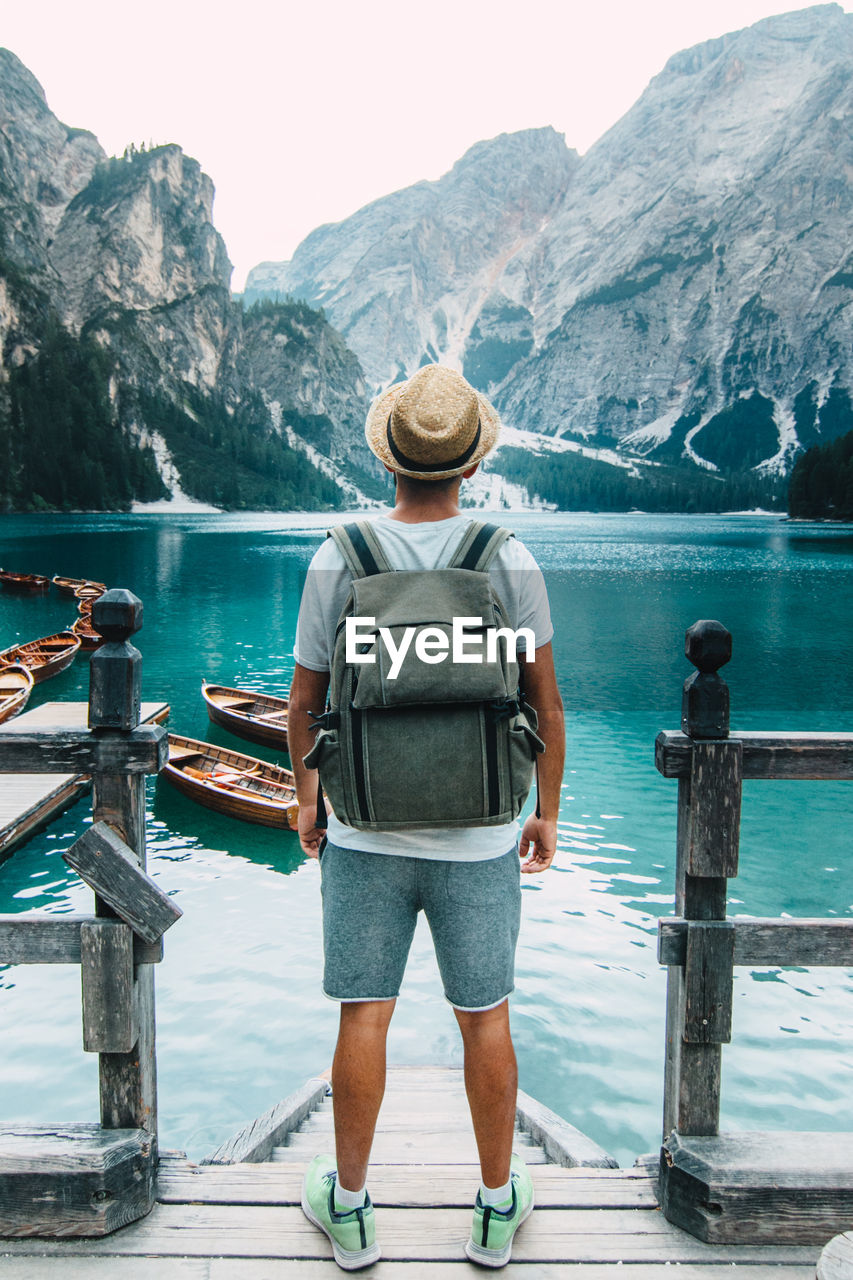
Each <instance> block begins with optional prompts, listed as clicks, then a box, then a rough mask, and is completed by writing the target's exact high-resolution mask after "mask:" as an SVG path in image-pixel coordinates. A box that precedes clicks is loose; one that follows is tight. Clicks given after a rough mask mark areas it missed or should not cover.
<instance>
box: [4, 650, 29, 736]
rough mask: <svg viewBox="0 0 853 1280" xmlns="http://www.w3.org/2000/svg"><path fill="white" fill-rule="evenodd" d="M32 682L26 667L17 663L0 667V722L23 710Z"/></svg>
mask: <svg viewBox="0 0 853 1280" xmlns="http://www.w3.org/2000/svg"><path fill="white" fill-rule="evenodd" d="M34 683H35V681H34V680H33V677H32V674H31V672H29V671H28V670H27V668H26V667H22V666H20V665H19V664H15V665H13V666H9V667H0V724H3V722H4V720H11V719H12V716H14V715H17V714H18V712H19V711H23V709H24V707H25V706H26V705H27V699H28V698H29V696H30V694H31V693H32V691H33V684H34Z"/></svg>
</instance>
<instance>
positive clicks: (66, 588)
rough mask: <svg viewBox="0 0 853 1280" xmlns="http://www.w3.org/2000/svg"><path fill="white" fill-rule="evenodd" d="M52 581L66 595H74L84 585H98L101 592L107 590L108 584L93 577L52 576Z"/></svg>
mask: <svg viewBox="0 0 853 1280" xmlns="http://www.w3.org/2000/svg"><path fill="white" fill-rule="evenodd" d="M51 582H52V583H53V585H54V586H55V587H56V589H57V591H59V592H60V593H61V594H62V595H64V596H73V595H75V594H76V592H78V591H79V590H80V589H81V588H83V587H96V588H97V589H98V592H99V594H100V593H102V592H104V591H106V589H107V588H106V585H105V583H103V582H94V581H93V580H92V579H91V578H62V577H59V576H57V577H55V578H51Z"/></svg>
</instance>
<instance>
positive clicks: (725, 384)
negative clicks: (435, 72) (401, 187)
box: [250, 5, 853, 473]
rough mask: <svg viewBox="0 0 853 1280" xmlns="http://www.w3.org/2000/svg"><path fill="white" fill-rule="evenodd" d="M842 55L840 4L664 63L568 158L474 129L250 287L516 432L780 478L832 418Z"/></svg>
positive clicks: (848, 133)
mask: <svg viewBox="0 0 853 1280" xmlns="http://www.w3.org/2000/svg"><path fill="white" fill-rule="evenodd" d="M851 68H853V15H847V14H845V13H844V12H843V11H842V10H841V8H840V7H838V6H837V5H824V6H818V7H816V8H812V9H806V10H803V11H801V12H796V13H790V14H785V15H782V16H780V17H778V18H771V19H768V20H766V21H763V22H759V23H758V24H756V25H755V26H753V27H750V28H748V29H746V30H744V31H739V32H735V33H733V34H731V35H727V36H724V37H723V38H721V39H719V40H714V41H710V42H708V43H706V44H703V45H700V46H697V47H696V48H694V49H690V50H687V51H685V52H683V53H680V54H678V55H676V56H675V57H673V58H671V59H670V61H669V62H668V63H667V65H666V67H665V68H664V70H663V71H662V72H661V74H660V75H659V76H657V77H656V78H655V79H654V80H653V81H652V82H651V84H650V85H649V87H648V89H647V90H646V92H645V93H644V94H643V96H642V97H641V98H640V100H639V101H638V102H637V104H636V105H635V106H634V107H633V108H632V109H631V111H629V112H628V113H627V115H626V116H625V117H624V118H623V119H622V120H621V121H619V123H618V124H617V125H616V126H615V127H614V128H613V129H611V130H610V131H609V132H608V133H607V134H606V135H605V136H604V137H603V138H602V139H601V140H600V141H599V142H598V143H597V144H596V145H595V146H594V147H592V148H591V149H590V151H589V152H588V153H587V154H586V155H585V156H583V157H582V158H581V159H578V158H577V157H576V156H575V155H574V153H571V152H569V151H568V150H567V149H566V148H565V146H564V144H563V142H562V140H561V139H560V138H559V136H558V135H556V134H554V133H553V132H551V131H550V130H541V131H533V132H531V133H527V134H520V135H513V136H512V137H511V138H500V139H496V140H495V141H494V142H493V143H489V144H481V147H477V148H473V149H472V151H471V152H469V153H468V155H467V156H465V157H464V158H463V160H462V161H460V162H459V164H458V165H457V166H456V167H455V168H454V170H453V171H452V173H451V174H449V175H447V177H446V178H443V179H442V180H441V182H440V183H434V184H426V183H424V184H419V185H418V186H415V187H412V188H409V190H408V191H404V192H400V193H398V194H397V195H395V196H391V197H388V198H387V199H386V200H381V201H378V202H376V203H375V204H373V205H370V206H368V207H367V208H366V209H364V210H362V211H361V212H360V213H358V214H355V215H354V216H353V217H352V218H350V219H348V220H347V221H346V222H343V223H341V224H338V225H337V226H334V227H324V228H320V229H319V230H318V231H316V232H314V233H313V235H311V236H309V237H308V239H307V240H306V241H305V242H304V243H303V244H302V245H300V247H299V248H298V249H297V251H296V253H295V254H294V257H293V259H292V261H291V262H290V263H285V264H280V265H279V266H278V267H274V266H273V265H272V264H264V266H263V268H256V270H255V271H254V272H253V273H252V274H251V276H250V283H251V286H252V288H254V289H256V290H258V291H261V290H272V289H279V290H283V291H290V292H292V293H293V294H295V295H297V296H305V297H307V298H309V299H311V300H314V301H321V302H322V303H323V305H324V307H325V308H326V309H327V311H328V314H329V316H330V318H331V320H332V322H333V323H334V324H336V325H338V327H340V328H341V329H342V331H343V332H344V334H345V335H346V336H347V340H348V341H349V342H350V344H351V346H352V347H353V349H354V350H355V351H356V353H357V354H358V355H359V356H360V358H361V359H362V362H363V363H364V366H365V369H366V370H367V371H368V373H369V377H370V378H371V379H373V380H374V381H376V382H379V383H387V382H390V381H392V380H393V379H394V378H396V377H398V376H400V374H401V372H407V373H408V372H411V371H412V369H413V368H414V367H415V366H416V365H417V364H418V363H419V362H420V361H421V360H422V359H424V358H440V359H442V360H444V361H447V362H449V363H451V364H455V365H456V366H457V367H460V368H462V369H463V371H464V372H465V373H466V374H467V375H468V376H469V377H471V378H472V379H473V380H474V381H476V382H477V383H478V384H479V385H480V386H481V387H483V389H486V390H488V391H490V393H491V394H492V395H493V397H494V399H495V400H496V403H497V404H498V406H499V408H500V409H501V411H502V413H503V415H504V418H505V419H506V420H507V421H508V422H509V423H510V424H511V425H513V426H515V427H518V428H524V429H528V430H533V431H535V432H538V433H543V434H545V435H546V436H560V437H565V438H574V439H579V440H585V441H588V442H589V443H590V444H591V445H594V446H597V447H599V448H605V447H608V446H612V445H614V444H615V445H616V446H617V447H618V449H619V450H620V451H621V452H622V453H624V454H633V455H634V456H646V457H648V458H650V459H652V460H659V461H661V462H668V463H673V462H675V463H679V464H684V463H685V462H692V463H694V464H697V465H699V466H701V467H702V468H705V469H706V470H708V471H711V472H713V471H715V470H718V471H720V472H721V473H722V472H731V471H738V470H743V469H749V468H754V467H756V466H759V467H762V468H764V469H769V470H770V471H773V470H777V471H784V470H786V469H787V468H789V467H790V464H791V461H792V459H793V456H794V455H795V454H796V452H797V450H798V449H799V448H800V446H801V445H803V444H808V443H811V441H812V440H813V439H815V438H819V437H820V436H821V435H824V436H826V435H827V434H832V433H834V432H836V431H837V430H840V429H842V428H843V426H844V425H845V424H846V425H847V427H848V428H849V427H850V426H853V416H851V415H852V414H853V411H851V407H850V397H849V392H850V388H851V387H853V344H851V329H853V309H851V301H853V294H852V293H851V289H853V258H851V253H850V231H851V217H853V189H851V187H852V186H853V127H851V126H853V74H851ZM462 192H465V193H466V196H464V197H463V195H462V194H461V193H462ZM483 194H485V196H486V198H485V201H484V208H483V209H480V208H479V207H478V197H482V196H483ZM445 322H446V323H445ZM415 330H416V331H417V332H416V333H415V332H414V331H415Z"/></svg>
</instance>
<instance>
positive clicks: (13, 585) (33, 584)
mask: <svg viewBox="0 0 853 1280" xmlns="http://www.w3.org/2000/svg"><path fill="white" fill-rule="evenodd" d="M0 587H3V588H4V589H5V590H6V591H47V590H48V589H49V587H50V578H45V577H44V576H43V574H40V573H12V572H11V571H10V570H8V569H0Z"/></svg>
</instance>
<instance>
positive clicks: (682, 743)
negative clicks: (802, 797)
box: [655, 729, 853, 782]
mask: <svg viewBox="0 0 853 1280" xmlns="http://www.w3.org/2000/svg"><path fill="white" fill-rule="evenodd" d="M727 741H729V742H739V743H741V745H742V747H743V776H744V778H750V779H751V778H787V779H793V780H797V779H799V780H806V781H808V780H819V781H820V780H827V781H830V780H833V781H841V782H845V781H850V780H853V733H799V732H796V733H772V732H770V733H764V732H758V731H753V732H737V731H732V732H731V733H730V734H729V737H728V739H727ZM695 745H696V744H695V743H694V742H693V741H692V739H690V738H688V737H687V735H686V734H683V733H679V732H676V731H675V730H670V729H665V730H664V731H663V732H662V733H659V734H658V736H657V739H656V741H655V765H656V767H657V769H658V772H659V773H661V774H663V776H664V777H665V778H686V777H689V776H690V757H691V755H692V754H693V749H694V746H695Z"/></svg>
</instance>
